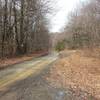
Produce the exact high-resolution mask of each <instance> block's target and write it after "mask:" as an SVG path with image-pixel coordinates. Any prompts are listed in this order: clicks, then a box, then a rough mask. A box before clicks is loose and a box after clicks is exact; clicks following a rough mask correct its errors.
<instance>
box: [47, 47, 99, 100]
mask: <svg viewBox="0 0 100 100" xmlns="http://www.w3.org/2000/svg"><path fill="white" fill-rule="evenodd" d="M95 51H96V50H94V52H93V51H92V52H91V51H90V50H86V51H83V50H77V51H76V52H73V53H72V54H70V56H68V57H63V58H62V59H59V60H58V61H57V62H56V64H54V65H53V67H52V69H51V70H50V74H49V75H48V77H47V81H49V82H50V83H51V85H54V86H58V87H63V88H68V87H71V88H72V89H73V90H78V89H81V90H82V91H86V92H88V93H90V94H92V95H93V96H95V97H96V98H99V99H100V59H99V57H98V54H97V52H95ZM66 52H68V51H64V52H63V55H64V53H66ZM98 52H99V49H98ZM95 53H96V54H95ZM87 54H88V55H87ZM94 55H95V57H94ZM96 55H97V56H96Z"/></svg>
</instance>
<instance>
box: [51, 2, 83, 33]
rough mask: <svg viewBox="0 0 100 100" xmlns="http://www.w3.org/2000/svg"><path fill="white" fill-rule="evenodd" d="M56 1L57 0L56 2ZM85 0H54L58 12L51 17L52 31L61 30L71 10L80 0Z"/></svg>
mask: <svg viewBox="0 0 100 100" xmlns="http://www.w3.org/2000/svg"><path fill="white" fill-rule="evenodd" d="M54 1H57V2H56V3H55V2H54ZM83 1H85V0H53V2H54V3H55V4H54V6H55V9H56V10H57V11H56V12H57V13H56V14H55V15H54V16H53V17H52V18H51V20H50V22H51V27H50V28H51V29H50V31H51V32H59V31H61V30H62V29H63V27H64V25H65V22H66V21H67V15H68V14H69V12H70V11H71V10H73V9H74V8H76V6H77V4H78V3H79V2H83Z"/></svg>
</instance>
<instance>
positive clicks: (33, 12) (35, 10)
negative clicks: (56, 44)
mask: <svg viewBox="0 0 100 100" xmlns="http://www.w3.org/2000/svg"><path fill="white" fill-rule="evenodd" d="M48 4H49V1H47V0H0V57H6V56H13V55H20V54H26V53H31V52H33V51H36V50H48V48H49V34H48V28H47V18H46V14H47V13H48V12H49V8H48Z"/></svg>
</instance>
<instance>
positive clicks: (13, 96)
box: [0, 54, 96, 100]
mask: <svg viewBox="0 0 100 100" xmlns="http://www.w3.org/2000/svg"><path fill="white" fill-rule="evenodd" d="M57 59H58V55H57V54H52V55H48V56H44V57H40V58H35V59H32V60H30V61H24V62H22V63H20V64H15V65H12V66H10V67H8V68H6V69H4V70H1V71H0V100H83V99H82V97H83V96H84V94H85V93H84V92H82V93H81V94H82V95H81V96H75V95H73V94H72V90H65V89H61V88H56V87H52V86H51V85H50V84H49V83H48V82H47V81H45V78H44V76H45V75H47V73H48V72H49V69H50V67H51V66H52V64H53V63H54V62H55V61H56V60H57ZM87 98H88V99H87V100H96V99H94V98H90V97H87ZM89 98H90V99H89Z"/></svg>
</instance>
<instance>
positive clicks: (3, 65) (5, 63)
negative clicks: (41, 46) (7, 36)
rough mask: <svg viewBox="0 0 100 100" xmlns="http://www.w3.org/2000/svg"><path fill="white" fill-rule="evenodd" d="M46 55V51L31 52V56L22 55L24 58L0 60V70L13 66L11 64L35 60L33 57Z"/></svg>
mask: <svg viewBox="0 0 100 100" xmlns="http://www.w3.org/2000/svg"><path fill="white" fill-rule="evenodd" d="M47 53H48V52H47V51H39V52H33V54H28V55H24V56H19V57H13V58H5V59H0V69H3V68H6V67H8V65H13V64H16V63H20V62H23V61H26V60H31V59H32V58H35V57H39V56H42V55H46V54H47Z"/></svg>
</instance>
